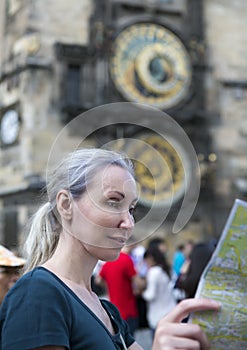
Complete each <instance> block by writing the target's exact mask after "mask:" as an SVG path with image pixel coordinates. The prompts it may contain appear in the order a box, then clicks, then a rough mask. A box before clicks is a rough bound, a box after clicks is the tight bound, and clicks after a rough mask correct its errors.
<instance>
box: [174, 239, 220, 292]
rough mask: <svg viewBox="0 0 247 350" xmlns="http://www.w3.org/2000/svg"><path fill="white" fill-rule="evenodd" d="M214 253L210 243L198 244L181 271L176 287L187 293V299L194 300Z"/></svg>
mask: <svg viewBox="0 0 247 350" xmlns="http://www.w3.org/2000/svg"><path fill="white" fill-rule="evenodd" d="M212 253H213V249H212V246H211V245H210V244H208V243H197V244H195V246H194V248H193V249H192V252H191V254H190V257H189V262H188V263H186V264H184V266H182V268H181V270H180V274H179V276H178V279H177V282H176V286H177V287H178V288H180V289H183V290H184V291H185V295H186V298H193V297H194V296H195V293H196V289H197V286H198V283H199V280H200V278H201V275H202V273H203V270H204V269H205V267H206V265H207V263H208V262H209V260H210V258H211V256H212Z"/></svg>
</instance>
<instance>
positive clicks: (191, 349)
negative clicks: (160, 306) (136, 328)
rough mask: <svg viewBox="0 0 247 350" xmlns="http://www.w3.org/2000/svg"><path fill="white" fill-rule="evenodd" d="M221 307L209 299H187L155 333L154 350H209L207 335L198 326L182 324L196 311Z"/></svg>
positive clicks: (165, 319) (178, 305)
mask: <svg viewBox="0 0 247 350" xmlns="http://www.w3.org/2000/svg"><path fill="white" fill-rule="evenodd" d="M219 309H220V305H219V304H218V303H217V302H215V301H213V300H209V299H185V300H183V301H181V302H180V303H179V304H177V305H176V307H175V308H174V309H173V310H172V311H171V312H170V313H169V314H168V315H167V316H165V317H164V318H162V320H160V321H159V324H158V327H157V329H156V332H155V336H154V342H153V347H152V350H177V349H180V350H208V349H209V348H210V344H209V341H208V339H207V337H206V334H205V333H204V332H203V331H202V330H201V328H200V327H199V326H198V325H196V324H187V323H180V322H181V321H182V320H183V319H184V318H185V317H187V316H188V315H189V314H190V313H191V312H194V311H204V310H215V311H217V310H219Z"/></svg>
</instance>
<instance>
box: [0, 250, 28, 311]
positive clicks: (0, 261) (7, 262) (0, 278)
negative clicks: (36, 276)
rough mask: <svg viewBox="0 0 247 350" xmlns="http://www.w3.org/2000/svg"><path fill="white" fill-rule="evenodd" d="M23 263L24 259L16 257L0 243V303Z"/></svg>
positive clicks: (16, 277)
mask: <svg viewBox="0 0 247 350" xmlns="http://www.w3.org/2000/svg"><path fill="white" fill-rule="evenodd" d="M24 264H25V260H24V259H22V258H19V257H17V256H16V255H15V254H14V253H13V252H12V251H10V250H8V249H7V248H5V247H4V246H2V245H0V304H2V302H3V299H4V297H5V295H6V294H7V292H8V291H9V289H10V288H11V287H12V286H13V285H14V284H15V282H16V281H17V280H18V278H19V277H20V272H21V271H20V270H21V268H22V267H23V266H24Z"/></svg>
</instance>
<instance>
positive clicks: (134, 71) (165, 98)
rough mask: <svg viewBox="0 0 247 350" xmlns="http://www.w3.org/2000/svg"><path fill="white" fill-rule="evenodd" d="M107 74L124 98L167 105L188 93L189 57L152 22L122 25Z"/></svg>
mask: <svg viewBox="0 0 247 350" xmlns="http://www.w3.org/2000/svg"><path fill="white" fill-rule="evenodd" d="M110 75H111V77H112V80H113V82H114V84H115V86H116V88H117V90H118V91H119V92H120V93H121V94H122V95H123V97H124V98H126V100H128V101H131V102H138V103H145V104H149V105H151V106H154V107H157V108H161V109H169V108H172V107H175V106H176V105H178V104H179V103H181V102H182V101H183V100H184V99H185V98H186V97H187V95H188V92H189V88H190V84H191V79H192V73H191V64H190V57H189V55H188V53H187V50H186V48H185V46H184V45H183V43H182V42H181V40H180V39H179V38H178V37H177V36H176V35H175V34H174V33H173V32H171V31H170V30H169V29H167V28H165V27H163V26H161V25H158V24H154V23H136V24H133V25H131V26H129V27H127V28H125V29H124V30H123V31H122V32H120V34H119V35H118V36H117V37H116V39H115V41H114V43H113V54H112V56H111V58H110Z"/></svg>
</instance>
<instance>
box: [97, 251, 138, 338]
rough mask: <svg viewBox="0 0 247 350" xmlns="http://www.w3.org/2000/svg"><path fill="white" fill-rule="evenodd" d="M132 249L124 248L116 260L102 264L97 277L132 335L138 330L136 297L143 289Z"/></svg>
mask: <svg viewBox="0 0 247 350" xmlns="http://www.w3.org/2000/svg"><path fill="white" fill-rule="evenodd" d="M131 249H132V247H131V246H129V245H128V246H125V247H124V248H123V249H122V251H121V252H120V255H119V257H118V259H117V260H115V261H108V262H106V263H105V264H103V266H102V268H101V271H100V272H99V276H100V277H101V278H103V280H104V281H105V282H106V285H107V289H108V293H109V299H110V301H111V302H112V303H113V304H114V305H115V306H117V308H118V310H119V312H120V315H121V316H122V318H123V319H124V320H125V321H126V322H127V323H128V325H129V329H130V332H131V334H132V335H134V332H135V331H136V330H137V329H138V308H137V300H136V295H137V294H139V293H140V288H142V289H143V287H144V283H145V282H144V281H143V279H141V278H140V277H139V276H138V274H137V271H136V269H135V266H134V262H133V260H132V258H131V256H130V252H131Z"/></svg>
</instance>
